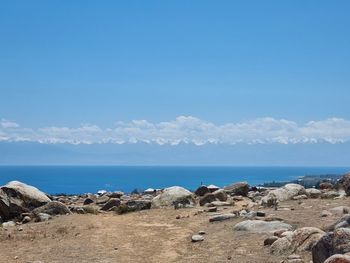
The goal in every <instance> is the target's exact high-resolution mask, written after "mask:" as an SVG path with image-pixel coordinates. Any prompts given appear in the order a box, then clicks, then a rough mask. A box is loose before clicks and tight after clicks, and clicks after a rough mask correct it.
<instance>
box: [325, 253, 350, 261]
mask: <svg viewBox="0 0 350 263" xmlns="http://www.w3.org/2000/svg"><path fill="white" fill-rule="evenodd" d="M324 263H350V256H349V255H341V254H336V255H333V256H331V257H329V258H327V260H326V261H325V262H324Z"/></svg>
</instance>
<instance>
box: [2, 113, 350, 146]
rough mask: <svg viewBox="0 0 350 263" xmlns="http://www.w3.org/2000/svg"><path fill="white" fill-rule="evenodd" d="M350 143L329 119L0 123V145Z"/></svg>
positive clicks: (346, 130) (345, 130) (344, 129)
mask: <svg viewBox="0 0 350 263" xmlns="http://www.w3.org/2000/svg"><path fill="white" fill-rule="evenodd" d="M347 141H350V121H348V120H345V119H341V118H329V119H325V120H320V121H309V122H307V123H305V124H304V125H298V124H297V123H296V122H294V121H290V120H285V119H274V118H271V117H267V118H259V119H255V120H251V121H247V122H241V123H226V124H223V125H216V124H214V123H212V122H208V121H205V120H201V119H199V118H195V117H192V116H179V117H177V118H176V119H175V120H173V121H168V122H159V123H152V122H149V121H147V120H133V121H131V122H117V123H116V124H115V125H114V127H112V128H105V129H103V128H101V127H99V126H97V125H90V124H84V125H81V126H79V127H77V128H70V127H55V126H51V127H43V128H23V127H21V126H20V125H19V124H18V123H16V122H13V121H9V120H6V119H1V120H0V142H37V143H42V144H57V143H68V144H103V143H114V144H124V143H139V142H142V143H149V144H151V143H153V144H159V145H164V144H168V145H178V144H181V143H185V144H195V145H198V146H200V145H205V144H238V143H243V144H271V143H279V144H300V143H311V144H312V143H321V142H326V143H331V144H335V143H345V142H347Z"/></svg>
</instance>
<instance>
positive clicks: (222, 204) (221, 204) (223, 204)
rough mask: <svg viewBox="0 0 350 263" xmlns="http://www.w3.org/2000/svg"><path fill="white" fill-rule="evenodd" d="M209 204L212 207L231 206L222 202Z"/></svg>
mask: <svg viewBox="0 0 350 263" xmlns="http://www.w3.org/2000/svg"><path fill="white" fill-rule="evenodd" d="M210 204H211V205H213V206H231V205H232V204H231V203H229V202H222V201H213V202H211V203H210Z"/></svg>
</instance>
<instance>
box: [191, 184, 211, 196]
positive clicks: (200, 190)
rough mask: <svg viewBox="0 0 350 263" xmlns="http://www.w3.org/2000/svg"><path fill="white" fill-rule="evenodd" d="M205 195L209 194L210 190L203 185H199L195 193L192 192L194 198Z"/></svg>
mask: <svg viewBox="0 0 350 263" xmlns="http://www.w3.org/2000/svg"><path fill="white" fill-rule="evenodd" d="M207 193H210V190H209V189H208V187H206V186H205V185H201V186H200V187H198V188H197V190H196V191H194V194H195V195H196V196H204V195H205V194H207Z"/></svg>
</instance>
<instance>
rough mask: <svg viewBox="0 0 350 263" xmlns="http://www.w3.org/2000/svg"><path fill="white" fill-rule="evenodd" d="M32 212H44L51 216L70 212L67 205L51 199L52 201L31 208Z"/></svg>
mask: <svg viewBox="0 0 350 263" xmlns="http://www.w3.org/2000/svg"><path fill="white" fill-rule="evenodd" d="M33 213H34V214H39V213H45V214H49V215H52V216H54V215H66V214H71V212H70V210H69V209H68V207H67V206H66V205H65V204H63V203H61V202H58V201H52V202H49V203H47V204H45V205H43V206H40V207H38V208H35V209H34V210H33Z"/></svg>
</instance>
